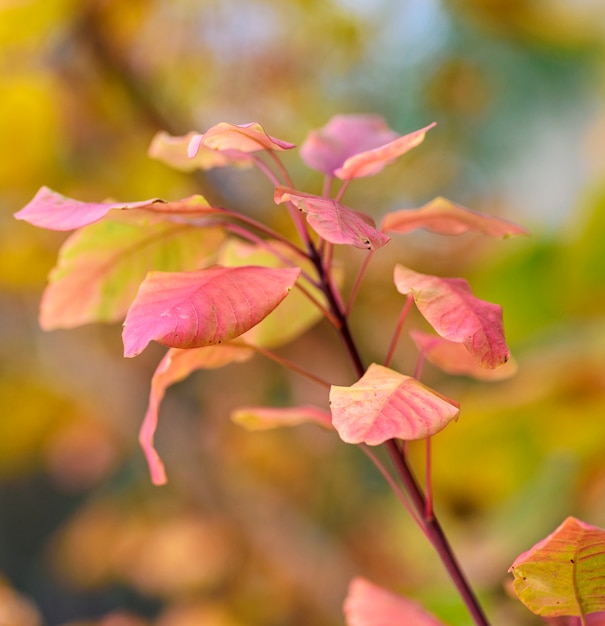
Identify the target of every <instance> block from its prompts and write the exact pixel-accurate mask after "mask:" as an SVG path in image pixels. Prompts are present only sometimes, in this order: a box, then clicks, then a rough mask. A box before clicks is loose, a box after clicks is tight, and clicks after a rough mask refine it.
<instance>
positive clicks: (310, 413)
mask: <svg viewBox="0 0 605 626" xmlns="http://www.w3.org/2000/svg"><path fill="white" fill-rule="evenodd" d="M231 419H232V420H233V421H234V422H235V423H236V424H239V425H240V426H243V427H244V428H246V429H247V430H269V429H272V428H279V427H281V426H298V425H299V424H305V423H312V424H319V425H320V426H323V427H324V428H329V429H332V417H331V415H330V413H329V412H328V411H324V410H323V409H319V408H317V407H315V406H292V407H268V406H246V407H240V408H239V409H236V410H235V411H233V412H232V413H231Z"/></svg>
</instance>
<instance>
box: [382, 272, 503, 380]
mask: <svg viewBox="0 0 605 626" xmlns="http://www.w3.org/2000/svg"><path fill="white" fill-rule="evenodd" d="M394 279H395V286H396V287H397V291H399V293H402V294H403V295H408V294H410V293H411V294H412V295H413V296H414V302H415V303H416V306H417V307H418V310H419V311H420V312H421V313H422V315H423V316H424V317H425V319H426V320H427V321H428V322H429V324H430V325H431V326H432V327H433V328H434V329H435V330H436V331H437V333H439V334H440V335H441V336H442V337H443V338H445V339H449V340H450V341H454V342H458V343H462V344H464V346H465V347H466V349H467V350H468V351H469V352H470V353H471V354H472V355H473V357H474V358H475V360H476V361H477V363H479V364H480V365H481V366H482V367H487V368H494V367H498V366H500V365H502V364H504V363H506V362H507V361H508V359H509V357H510V351H509V349H508V346H507V345H506V340H505V338H504V327H503V323H502V307H500V306H499V305H497V304H492V303H491V302H486V301H485V300H480V299H479V298H477V297H475V296H474V295H473V293H472V291H471V288H470V286H469V284H468V282H467V281H466V280H464V279H463V278H440V277H438V276H429V275H427V274H420V273H418V272H414V271H413V270H411V269H409V268H407V267H404V266H403V265H397V266H395V273H394Z"/></svg>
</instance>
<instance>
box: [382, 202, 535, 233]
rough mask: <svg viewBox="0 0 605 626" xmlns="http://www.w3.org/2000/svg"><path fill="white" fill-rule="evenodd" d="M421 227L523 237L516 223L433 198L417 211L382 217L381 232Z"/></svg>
mask: <svg viewBox="0 0 605 626" xmlns="http://www.w3.org/2000/svg"><path fill="white" fill-rule="evenodd" d="M417 228H425V229H426V230H430V231H432V232H434V233H438V234H440V235H461V234H462V233H466V232H469V231H474V232H480V233H483V234H485V235H491V236H492V237H509V236H512V235H526V234H527V231H526V230H525V229H524V228H521V226H517V224H513V223H512V222H508V221H506V220H503V219H501V218H498V217H493V216H491V215H484V214H482V213H477V212H475V211H471V210H469V209H466V208H464V207H462V206H460V205H458V204H454V203H453V202H450V201H449V200H447V199H446V198H442V197H437V198H435V199H434V200H431V201H430V202H429V203H428V204H425V205H424V206H422V207H420V208H419V209H403V210H401V211H394V212H392V213H388V214H387V215H385V217H384V219H383V220H382V225H381V229H382V230H383V231H385V232H393V233H408V232H410V231H412V230H416V229H417Z"/></svg>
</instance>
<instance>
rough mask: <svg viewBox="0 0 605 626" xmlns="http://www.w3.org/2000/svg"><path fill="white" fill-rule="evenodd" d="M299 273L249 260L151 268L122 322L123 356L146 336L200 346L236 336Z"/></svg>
mask: <svg viewBox="0 0 605 626" xmlns="http://www.w3.org/2000/svg"><path fill="white" fill-rule="evenodd" d="M299 274H300V269H298V268H293V269H271V268H266V267H255V266H248V267H221V266H214V267H211V268H208V269H203V270H200V271H197V272H176V273H174V272H151V273H150V274H148V275H147V278H146V279H145V280H144V281H143V283H142V284H141V287H140V288H139V292H138V294H137V297H136V299H135V301H134V302H133V304H132V306H131V307H130V309H129V311H128V315H127V316H126V321H125V322H124V332H123V334H122V337H123V340H124V356H127V357H133V356H136V355H137V354H140V353H141V352H142V351H143V350H144V349H145V348H146V347H147V344H149V342H150V341H152V340H155V341H157V342H158V343H161V344H162V345H165V346H169V347H172V348H200V347H202V346H208V345H213V344H217V343H221V342H225V341H229V340H230V339H233V338H235V337H238V336H239V335H241V334H242V333H245V332H246V331H247V330H249V329H250V328H252V327H253V326H255V325H256V324H258V323H259V322H260V321H261V320H262V319H264V318H265V317H266V316H267V315H268V314H269V313H270V312H271V311H273V309H275V307H276V306H277V305H278V304H279V303H280V302H281V301H282V300H283V299H284V298H285V297H286V296H287V295H288V292H289V291H290V289H291V288H292V286H293V285H294V283H295V282H296V279H297V278H298V276H299Z"/></svg>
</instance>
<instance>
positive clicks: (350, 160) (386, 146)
mask: <svg viewBox="0 0 605 626" xmlns="http://www.w3.org/2000/svg"><path fill="white" fill-rule="evenodd" d="M433 126H435V124H434V123H433V124H430V125H429V126H425V127H424V128H421V129H420V130H417V131H414V132H413V133H409V134H408V135H404V136H400V135H399V134H398V133H396V132H395V131H394V130H391V129H390V128H389V127H388V126H387V125H386V123H385V121H384V119H383V118H381V117H380V116H378V115H364V114H357V115H335V116H334V117H332V119H330V121H329V122H328V123H327V124H326V125H325V126H323V127H322V128H320V129H318V130H314V131H311V132H310V133H309V135H308V136H307V138H306V139H305V141H304V142H303V144H302V146H301V149H300V155H301V158H302V159H303V161H304V162H305V163H306V164H307V165H308V166H309V167H312V168H313V169H316V170H319V171H320V172H323V173H324V174H327V175H328V176H336V177H338V178H341V179H343V180H348V179H351V178H360V177H362V176H372V175H373V174H377V173H378V172H380V171H381V170H382V169H383V168H384V167H385V166H387V165H388V164H389V163H392V162H393V161H394V160H395V159H397V158H398V157H400V156H401V155H403V154H405V153H406V152H408V151H409V150H411V149H412V148H415V147H416V146H418V145H419V144H421V143H422V141H424V137H425V135H426V133H427V131H429V130H430V129H431V128H433Z"/></svg>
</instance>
